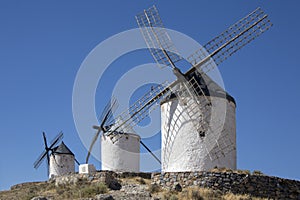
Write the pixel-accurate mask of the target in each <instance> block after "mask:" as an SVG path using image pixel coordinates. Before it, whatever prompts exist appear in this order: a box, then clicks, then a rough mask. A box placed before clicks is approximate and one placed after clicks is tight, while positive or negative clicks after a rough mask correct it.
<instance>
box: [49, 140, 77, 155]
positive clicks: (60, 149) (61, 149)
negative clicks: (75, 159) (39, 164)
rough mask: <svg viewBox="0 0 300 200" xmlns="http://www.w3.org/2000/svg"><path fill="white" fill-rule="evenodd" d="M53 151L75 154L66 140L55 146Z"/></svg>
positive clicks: (55, 152)
mask: <svg viewBox="0 0 300 200" xmlns="http://www.w3.org/2000/svg"><path fill="white" fill-rule="evenodd" d="M53 153H54V154H69V155H73V156H74V154H73V153H72V151H71V150H70V149H69V148H68V147H67V146H66V145H65V143H64V142H61V144H60V145H59V146H57V147H54V148H53Z"/></svg>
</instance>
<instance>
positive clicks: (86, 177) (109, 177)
mask: <svg viewBox="0 0 300 200" xmlns="http://www.w3.org/2000/svg"><path fill="white" fill-rule="evenodd" d="M130 177H141V178H145V179H150V178H151V173H144V172H138V173H135V172H113V171H105V170H102V171H97V172H95V173H91V174H78V173H73V174H72V173H71V174H68V175H63V176H55V177H53V178H51V179H49V182H54V183H55V185H56V186H59V185H67V184H74V185H76V184H79V183H80V182H92V181H97V182H103V183H105V184H107V185H110V184H111V183H112V182H114V181H115V180H116V179H119V178H130Z"/></svg>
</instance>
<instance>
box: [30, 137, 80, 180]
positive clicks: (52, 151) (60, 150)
mask: <svg viewBox="0 0 300 200" xmlns="http://www.w3.org/2000/svg"><path fill="white" fill-rule="evenodd" d="M43 139H44V145H45V150H44V151H43V152H42V153H41V154H40V156H39V157H38V158H37V160H36V161H35V162H34V164H33V165H34V168H35V169H37V168H38V167H39V166H40V165H41V164H42V162H43V161H44V160H45V159H47V174H48V176H49V178H51V177H52V176H53V175H55V176H56V175H64V174H67V173H69V172H74V171H75V168H74V161H75V162H76V163H77V164H79V162H78V161H77V160H76V158H75V156H74V154H73V153H72V152H71V151H70V149H69V148H68V147H67V146H66V145H65V144H64V142H62V143H61V144H60V145H58V143H59V142H60V141H61V140H62V139H63V133H62V132H60V133H59V134H58V135H57V136H56V137H55V138H54V139H53V140H52V141H51V143H50V145H48V143H47V138H46V134H45V132H43ZM57 145H58V146H57Z"/></svg>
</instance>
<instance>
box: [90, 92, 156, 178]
mask: <svg viewBox="0 0 300 200" xmlns="http://www.w3.org/2000/svg"><path fill="white" fill-rule="evenodd" d="M117 107H118V103H117V100H116V99H115V98H112V99H111V100H110V101H109V102H108V104H107V105H106V106H105V108H104V109H103V111H102V114H101V116H100V117H99V121H100V126H93V128H94V129H96V130H97V131H96V133H95V135H94V137H93V139H92V142H91V145H90V147H89V151H88V154H87V157H86V163H88V160H89V157H90V154H91V151H92V149H93V146H94V144H95V142H96V141H97V139H98V137H99V136H100V135H101V133H103V135H102V137H101V148H102V151H101V153H102V160H101V162H102V170H118V171H120V170H123V171H134V172H138V171H139V153H140V148H139V144H142V146H143V147H144V148H145V149H146V150H147V151H149V152H150V153H151V155H152V156H153V157H154V158H155V159H156V160H157V161H158V162H160V160H159V159H158V158H157V157H156V156H155V155H154V154H153V153H152V152H151V150H150V149H149V148H148V147H147V146H146V144H145V143H144V142H142V141H141V138H140V136H139V135H137V134H135V133H134V131H133V129H132V127H131V126H126V127H123V128H122V129H119V130H118V131H114V134H113V136H112V135H111V136H109V137H106V135H105V134H106V133H107V132H109V131H110V130H111V129H114V128H113V127H114V126H119V124H122V123H123V122H122V120H121V118H120V117H119V118H117V119H114V118H113V113H114V112H115V110H116V109H117ZM116 135H126V137H124V138H123V139H122V140H115V137H114V136H116Z"/></svg>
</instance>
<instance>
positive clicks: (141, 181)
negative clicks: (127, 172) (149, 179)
mask: <svg viewBox="0 0 300 200" xmlns="http://www.w3.org/2000/svg"><path fill="white" fill-rule="evenodd" d="M136 181H137V182H139V183H140V184H142V185H145V184H146V181H145V180H144V179H143V178H137V179H136Z"/></svg>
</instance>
